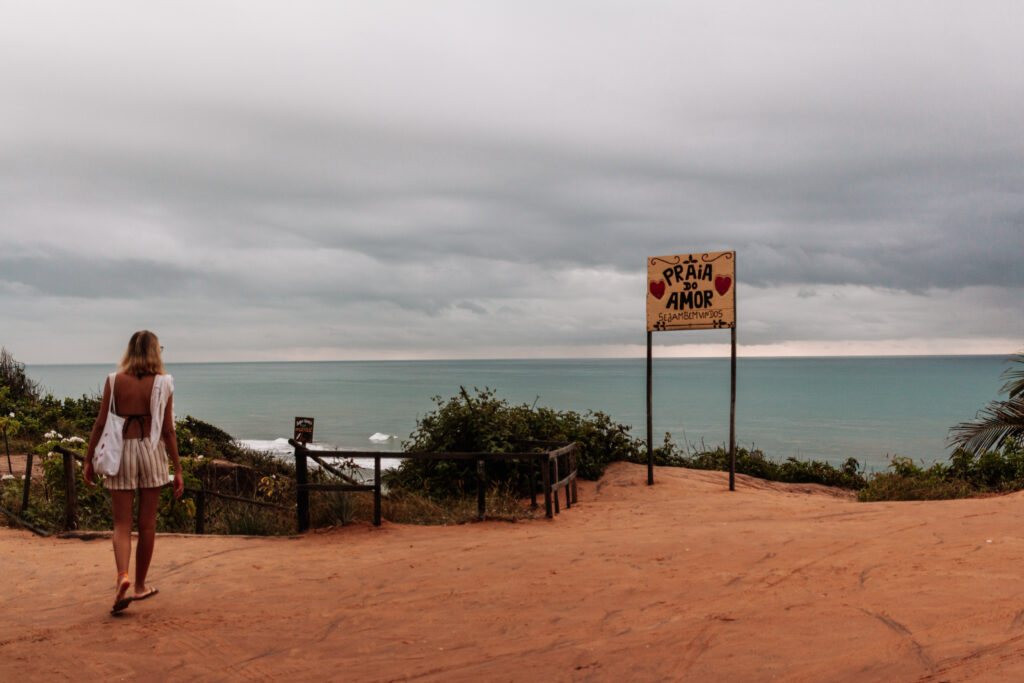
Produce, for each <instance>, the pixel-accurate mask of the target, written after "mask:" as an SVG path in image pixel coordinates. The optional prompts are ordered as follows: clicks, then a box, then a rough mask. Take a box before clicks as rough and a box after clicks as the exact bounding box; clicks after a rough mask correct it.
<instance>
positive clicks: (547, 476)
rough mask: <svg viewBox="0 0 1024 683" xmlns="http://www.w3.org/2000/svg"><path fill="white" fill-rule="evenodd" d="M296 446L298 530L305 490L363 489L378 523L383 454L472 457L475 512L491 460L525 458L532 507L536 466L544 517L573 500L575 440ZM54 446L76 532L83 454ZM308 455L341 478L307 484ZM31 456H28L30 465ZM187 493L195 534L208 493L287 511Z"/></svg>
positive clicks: (67, 526)
mask: <svg viewBox="0 0 1024 683" xmlns="http://www.w3.org/2000/svg"><path fill="white" fill-rule="evenodd" d="M288 443H290V444H291V445H292V447H293V448H294V449H295V483H296V504H295V512H296V518H297V527H298V530H299V532H300V533H301V532H304V531H307V530H308V529H309V526H310V525H309V493H310V491H363V492H371V493H373V523H374V525H376V526H380V522H381V496H382V492H381V491H382V484H381V468H380V461H381V458H411V459H415V460H463V461H466V460H471V461H475V462H476V475H477V514H478V516H479V518H480V519H484V514H485V511H486V501H485V496H486V492H487V473H486V463H487V462H489V461H497V460H504V461H520V462H525V463H527V465H528V467H529V473H528V480H529V483H530V500H531V503H532V505H533V506H534V507H537V470H538V469H539V470H540V479H541V482H540V485H541V490H542V491H543V493H544V508H545V513H546V515H547V517H548V518H554V516H555V515H556V514H558V513H559V512H560V505H559V500H558V492H559V491H562V490H564V491H565V507H566V508H570V507H572V505H573V504H574V503H576V502H577V492H576V475H577V469H576V443H575V442H571V441H570V442H563V441H524V442H521V443H520V444H519V446H520V447H522V448H531V449H539V450H532V451H523V452H515V453H391V452H382V451H321V450H315V451H314V450H311V449H309V448H308V447H307V446H306V445H305V444H303V443H301V442H299V441H295V440H292V439H290V440H289V441H288ZM54 451H56V452H57V453H60V454H61V456H62V457H63V459H64V477H63V478H64V495H65V502H64V523H63V531H65V532H68V531H75V530H77V529H78V484H77V478H76V471H75V470H76V461H78V462H82V461H83V460H84V458H83V457H82V455H81V454H80V453H76V452H75V451H72V450H69V449H67V448H64V447H63V446H54ZM324 458H344V459H349V458H367V459H372V460H373V461H374V466H373V483H372V484H368V483H359V482H358V481H355V480H354V479H352V478H351V477H349V476H347V475H346V474H345V473H344V472H341V471H339V470H338V469H337V468H336V467H333V466H332V465H331V464H330V463H328V462H325V461H324ZM309 460H313V461H314V462H316V463H317V464H319V465H320V467H322V468H323V469H324V470H326V471H328V472H330V473H331V474H334V475H335V476H336V477H338V478H339V479H340V480H341V481H343V482H345V483H340V484H325V483H311V482H310V481H309ZM31 464H32V461H31V459H29V461H28V466H29V467H31ZM29 484H30V481H29V479H28V478H27V477H26V480H25V493H24V500H23V502H22V512H24V510H25V508H27V507H28V490H29ZM185 491H186V492H187V493H190V494H192V497H193V499H194V500H195V503H196V519H195V533H197V534H202V533H205V531H206V508H207V500H208V499H209V498H211V497H213V498H219V499H222V500H230V501H235V502H239V503H246V504H249V505H256V506H260V507H270V508H277V509H282V510H290V509H291V506H284V505H278V504H276V503H267V502H264V501H260V500H253V499H251V498H243V497H241V496H232V495H228V494H224V493H219V492H217V491H211V490H209V489H205V488H192V487H185ZM3 512H4V514H6V515H8V516H12V517H14V518H15V519H16V521H18V522H23V520H21V519H20V518H19V517H17V516H16V515H14V514H13V513H10V512H8V511H6V510H4V511H3ZM24 525H25V526H27V527H28V528H31V529H32V531H35V532H36V533H44V532H42V530H39V529H37V528H35V527H32V526H31V525H29V524H28V523H27V522H26V523H24Z"/></svg>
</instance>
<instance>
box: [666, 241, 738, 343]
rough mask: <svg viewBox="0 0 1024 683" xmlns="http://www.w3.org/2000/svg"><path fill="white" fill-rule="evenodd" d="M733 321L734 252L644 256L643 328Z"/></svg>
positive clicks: (720, 324)
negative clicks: (645, 320) (645, 305)
mask: <svg viewBox="0 0 1024 683" xmlns="http://www.w3.org/2000/svg"><path fill="white" fill-rule="evenodd" d="M735 325H736V252H735V251H712V252H707V253H703V254H700V253H697V254H677V255H673V256H653V257H651V258H649V259H647V331H648V332H653V331H664V330H711V329H719V328H731V327H735Z"/></svg>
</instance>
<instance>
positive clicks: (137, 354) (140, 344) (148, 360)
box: [117, 330, 164, 377]
mask: <svg viewBox="0 0 1024 683" xmlns="http://www.w3.org/2000/svg"><path fill="white" fill-rule="evenodd" d="M117 369H118V371H119V372H123V373H125V374H128V375H138V376H139V377H141V376H142V375H162V374H164V362H163V360H162V359H161V358H160V340H159V339H157V338H156V335H155V334H153V333H152V332H150V331H149V330H139V331H138V332H136V333H135V334H133V335H132V338H131V339H130V340H128V348H127V349H125V352H124V358H122V359H121V363H120V364H119V365H118V366H117Z"/></svg>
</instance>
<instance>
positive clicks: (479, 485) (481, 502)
mask: <svg viewBox="0 0 1024 683" xmlns="http://www.w3.org/2000/svg"><path fill="white" fill-rule="evenodd" d="M486 496H487V475H486V474H485V473H484V461H483V460H477V461H476V514H477V517H479V518H480V521H481V522H482V521H484V516H485V513H486V512H487V501H486Z"/></svg>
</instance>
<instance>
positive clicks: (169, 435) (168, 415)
mask: <svg viewBox="0 0 1024 683" xmlns="http://www.w3.org/2000/svg"><path fill="white" fill-rule="evenodd" d="M160 440H161V441H163V442H164V446H166V447H167V455H169V456H170V458H171V464H172V465H174V497H175V498H180V497H181V494H182V493H184V492H185V480H184V478H183V477H182V474H181V458H180V457H178V435H177V434H175V432H174V394H171V395H170V396H169V397H168V399H167V407H166V408H164V419H163V425H162V426H161V429H160Z"/></svg>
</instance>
